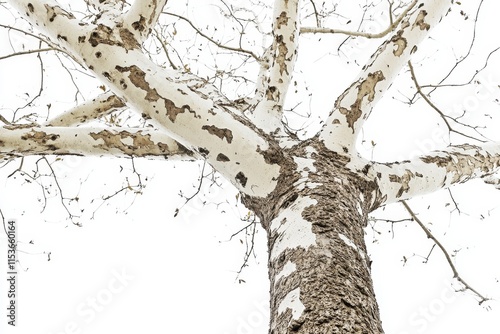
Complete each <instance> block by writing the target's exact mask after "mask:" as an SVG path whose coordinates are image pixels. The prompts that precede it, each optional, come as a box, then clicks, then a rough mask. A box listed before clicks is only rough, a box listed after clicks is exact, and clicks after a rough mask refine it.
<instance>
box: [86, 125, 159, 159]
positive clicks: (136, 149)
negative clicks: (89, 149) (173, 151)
mask: <svg viewBox="0 0 500 334" xmlns="http://www.w3.org/2000/svg"><path fill="white" fill-rule="evenodd" d="M90 136H91V137H92V138H93V139H94V140H96V141H97V140H99V139H101V140H102V141H103V142H104V144H98V145H97V147H101V148H105V149H108V150H109V149H112V148H115V149H118V150H120V151H122V152H123V153H125V154H128V155H147V154H148V153H149V154H168V153H169V147H168V145H167V144H164V143H158V144H155V143H154V142H153V141H152V140H151V136H150V135H142V134H141V132H140V131H139V132H138V133H137V134H134V133H129V132H126V131H121V132H119V133H112V132H110V131H108V130H103V131H100V132H91V133H90ZM128 138H131V139H132V144H131V145H128V144H125V143H124V142H123V139H128Z"/></svg>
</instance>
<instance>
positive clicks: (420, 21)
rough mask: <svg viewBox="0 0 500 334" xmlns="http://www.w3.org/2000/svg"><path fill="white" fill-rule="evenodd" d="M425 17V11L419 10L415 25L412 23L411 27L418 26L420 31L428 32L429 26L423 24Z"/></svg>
mask: <svg viewBox="0 0 500 334" xmlns="http://www.w3.org/2000/svg"><path fill="white" fill-rule="evenodd" d="M426 16H427V11H426V10H421V11H420V13H418V16H417V19H416V20H415V23H413V27H415V26H418V27H419V28H420V30H429V29H430V28H431V26H430V25H429V24H428V23H425V17H426Z"/></svg>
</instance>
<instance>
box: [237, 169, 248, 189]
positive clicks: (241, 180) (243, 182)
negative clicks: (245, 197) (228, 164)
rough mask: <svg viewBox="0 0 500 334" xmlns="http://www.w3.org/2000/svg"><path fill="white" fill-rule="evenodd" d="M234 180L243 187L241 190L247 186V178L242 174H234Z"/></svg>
mask: <svg viewBox="0 0 500 334" xmlns="http://www.w3.org/2000/svg"><path fill="white" fill-rule="evenodd" d="M235 179H236V181H238V182H239V183H240V184H241V185H242V186H243V188H244V187H245V186H246V185H247V181H248V178H247V177H246V176H245V174H243V173H242V172H239V173H238V174H236V177H235Z"/></svg>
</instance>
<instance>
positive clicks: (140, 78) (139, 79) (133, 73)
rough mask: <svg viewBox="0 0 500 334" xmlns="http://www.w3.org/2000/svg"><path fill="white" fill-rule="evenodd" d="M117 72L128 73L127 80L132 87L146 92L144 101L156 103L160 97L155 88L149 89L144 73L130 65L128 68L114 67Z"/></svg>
mask: <svg viewBox="0 0 500 334" xmlns="http://www.w3.org/2000/svg"><path fill="white" fill-rule="evenodd" d="M115 69H116V70H117V71H118V72H121V73H124V72H130V74H129V75H128V78H129V80H130V82H132V83H133V84H134V86H136V87H138V88H140V89H142V90H144V91H145V92H146V100H148V101H158V99H160V98H161V96H160V95H159V94H158V92H157V91H156V88H151V87H150V86H149V83H148V82H147V81H146V72H144V71H143V70H141V69H140V68H139V67H138V66H136V65H132V66H129V67H121V66H115Z"/></svg>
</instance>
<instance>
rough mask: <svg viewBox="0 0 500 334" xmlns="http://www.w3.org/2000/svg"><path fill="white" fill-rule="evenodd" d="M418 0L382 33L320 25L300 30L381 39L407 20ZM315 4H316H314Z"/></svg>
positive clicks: (303, 32)
mask: <svg viewBox="0 0 500 334" xmlns="http://www.w3.org/2000/svg"><path fill="white" fill-rule="evenodd" d="M417 2H418V0H413V2H412V3H410V4H409V5H408V7H406V9H405V10H404V11H403V12H402V13H401V15H399V16H398V18H397V19H396V20H395V21H394V22H391V23H390V24H389V26H388V27H387V28H386V29H384V30H383V31H381V32H378V33H369V32H362V31H349V30H342V29H334V28H323V27H320V26H319V25H318V27H302V28H300V33H301V34H342V35H348V36H352V37H365V38H370V39H371V38H381V37H384V36H385V35H387V34H388V33H390V32H391V31H393V30H394V29H395V28H396V27H397V26H398V25H399V23H401V21H402V20H403V19H404V18H405V16H406V14H408V12H409V11H410V10H411V9H412V8H413V7H415V5H416V4H417ZM313 4H314V3H313Z"/></svg>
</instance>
